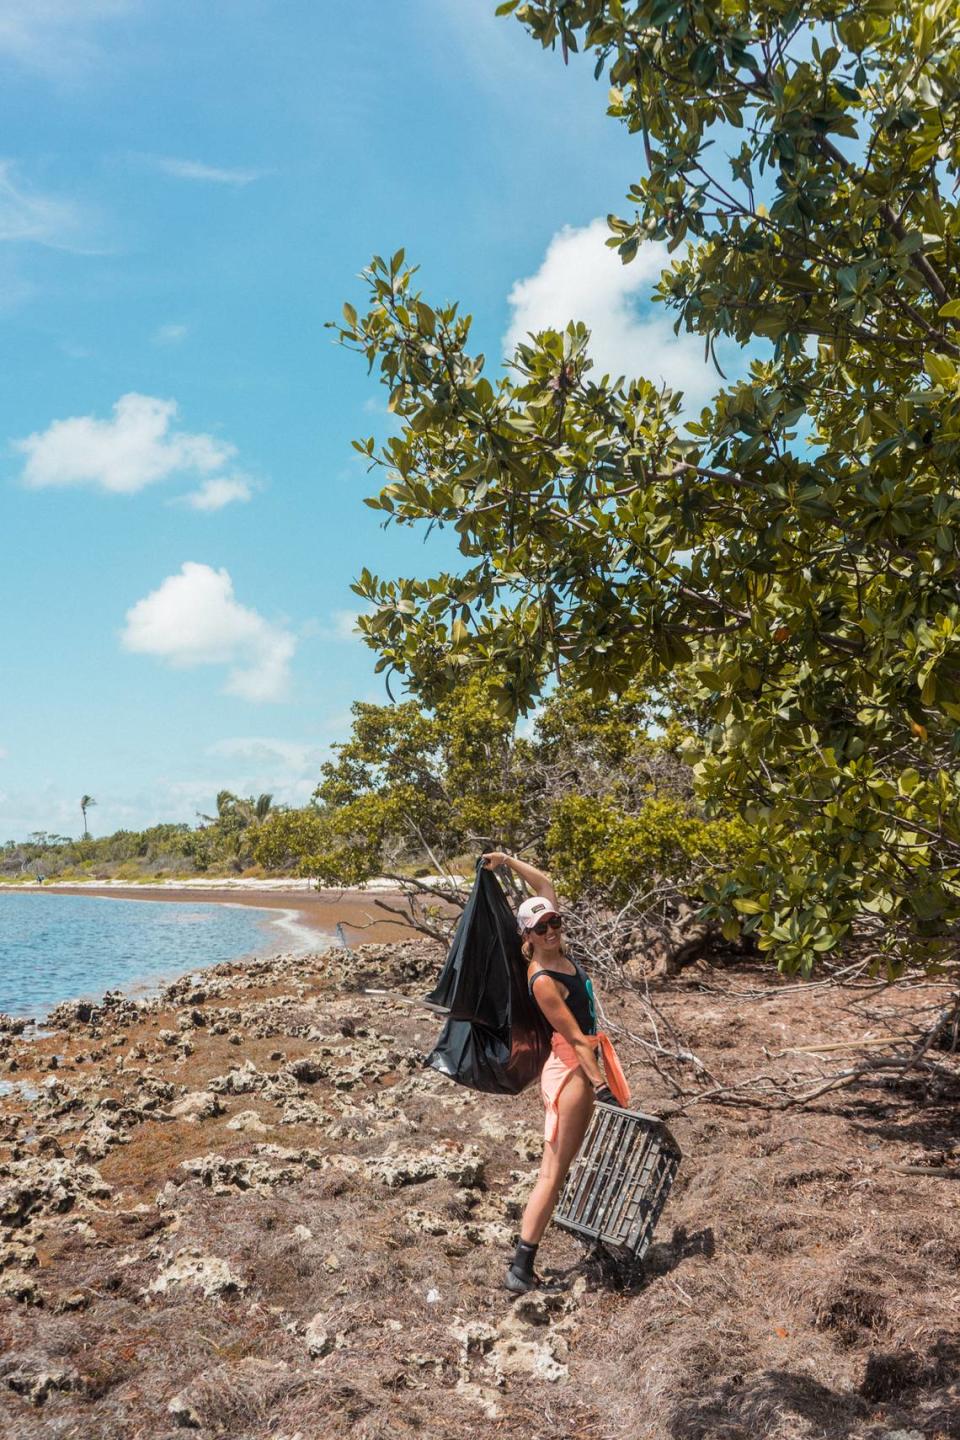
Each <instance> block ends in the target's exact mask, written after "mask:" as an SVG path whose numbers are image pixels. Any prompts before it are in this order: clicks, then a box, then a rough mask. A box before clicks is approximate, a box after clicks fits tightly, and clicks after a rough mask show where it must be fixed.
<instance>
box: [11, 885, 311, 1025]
mask: <svg viewBox="0 0 960 1440" xmlns="http://www.w3.org/2000/svg"><path fill="white" fill-rule="evenodd" d="M307 938H308V937H307V934H306V932H304V931H303V930H302V929H301V928H300V927H298V926H297V925H296V924H295V912H292V911H291V912H288V911H283V910H258V909H256V908H254V907H253V906H249V905H212V904H206V905H203V904H196V905H191V904H180V903H179V902H175V901H167V900H162V901H149V900H119V899H117V900H114V899H112V898H111V899H101V898H99V897H98V896H93V895H44V894H42V893H37V892H36V891H34V892H31V893H29V894H18V893H17V892H16V891H13V892H11V891H2V890H0V1011H5V1012H6V1013H7V1014H8V1015H24V1016H32V1017H34V1018H36V1019H41V1018H42V1017H43V1016H45V1015H46V1014H47V1013H48V1012H49V1011H50V1010H51V1009H52V1008H53V1007H54V1006H55V1005H59V1003H60V1002H61V1000H72V999H81V998H84V999H95V998H97V997H98V996H100V995H102V994H103V992H104V991H105V990H124V991H126V992H127V993H128V994H130V995H137V996H140V997H141V998H142V997H143V996H145V995H147V994H149V993H151V992H152V991H155V990H156V989H157V987H158V986H159V985H160V984H161V983H162V982H163V981H165V980H170V979H172V978H173V977H174V976H175V975H183V974H185V973H186V972H187V971H190V970H197V969H200V968H201V967H202V966H206V965H216V964H218V963H219V962H220V961H221V960H236V959H240V958H242V957H244V956H248V955H254V954H261V955H262V954H267V953H269V952H271V951H277V950H302V949H306V948H308V945H307ZM312 938H313V941H314V943H315V945H316V948H317V949H322V948H323V936H322V935H314V936H313V937H312Z"/></svg>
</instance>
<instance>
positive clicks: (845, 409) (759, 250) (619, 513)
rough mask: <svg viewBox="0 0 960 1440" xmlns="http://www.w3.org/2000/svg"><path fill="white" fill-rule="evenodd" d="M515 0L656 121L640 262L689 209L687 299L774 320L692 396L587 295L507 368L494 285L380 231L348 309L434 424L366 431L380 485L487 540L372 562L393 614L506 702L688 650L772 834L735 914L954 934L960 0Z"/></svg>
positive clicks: (452, 675)
mask: <svg viewBox="0 0 960 1440" xmlns="http://www.w3.org/2000/svg"><path fill="white" fill-rule="evenodd" d="M500 10H501V11H502V12H511V11H515V12H516V18H517V19H519V21H520V22H521V24H523V25H524V26H525V27H526V28H527V30H528V31H529V32H530V34H531V35H532V36H533V38H534V39H535V40H537V41H539V42H540V43H541V44H543V45H547V46H557V45H559V47H560V48H561V49H562V50H563V52H564V56H565V58H566V57H567V56H569V55H570V53H571V52H574V51H577V50H581V51H590V52H592V54H593V56H594V58H595V61H596V72H597V75H598V76H600V75H601V74H605V75H606V76H607V78H608V79H609V82H610V92H609V113H610V114H611V115H612V116H613V117H614V118H615V119H617V120H619V121H620V122H621V123H623V124H625V125H626V126H627V127H628V129H629V130H630V131H631V132H632V133H634V134H636V135H637V137H638V155H639V157H640V158H641V161H642V166H643V173H642V174H641V175H640V176H639V177H638V178H637V179H636V181H635V182H634V184H633V185H632V186H631V188H630V191H629V197H628V200H629V204H630V206H631V207H632V212H633V213H631V214H628V215H626V216H625V217H623V218H620V217H611V221H610V224H611V244H612V245H613V246H614V247H615V248H616V249H617V250H618V251H619V253H620V256H621V258H622V260H623V261H624V262H625V263H628V262H629V261H630V260H631V259H633V257H634V256H635V255H636V253H637V251H638V249H639V247H640V246H641V245H643V244H645V243H647V242H648V241H650V240H665V241H666V242H667V245H668V248H669V250H670V251H672V252H674V257H673V259H672V261H671V263H670V264H669V266H668V268H667V269H665V270H664V272H663V274H662V276H661V279H660V282H659V285H658V286H657V288H656V299H657V300H659V301H660V302H661V303H663V304H664V305H665V306H667V307H668V308H670V309H671V310H673V311H674V312H675V313H676V317H677V318H676V325H677V328H678V330H680V329H683V330H685V331H688V332H694V333H696V334H699V335H700V336H702V337H703V339H704V344H705V346H706V348H707V350H708V352H709V351H710V350H711V349H712V347H713V346H714V344H715V342H716V340H717V339H718V338H719V337H721V336H728V337H733V338H734V339H735V340H737V341H739V342H740V343H741V344H747V343H748V342H757V341H762V342H764V343H765V345H766V349H767V352H768V354H767V358H763V359H757V360H754V361H753V363H752V364H751V365H750V369H749V375H748V377H747V378H746V379H743V380H740V381H738V382H737V383H729V384H725V385H724V386H723V388H721V389H719V391H718V394H717V395H716V397H715V399H714V401H713V402H712V403H711V404H710V405H709V406H707V407H706V408H705V409H704V410H703V411H702V412H701V413H700V415H699V416H697V417H696V418H695V419H693V420H692V421H689V422H687V423H684V418H683V416H682V414H681V397H679V396H678V395H676V394H671V393H670V392H669V391H664V390H661V389H658V388H657V387H656V386H654V385H653V384H651V383H649V382H648V381H646V380H644V379H642V378H639V379H635V378H630V379H628V380H626V381H625V380H623V379H622V378H617V377H609V376H597V375H595V374H594V373H592V372H591V366H590V361H589V357H588V351H589V337H588V335H587V333H586V331H585V330H584V328H583V327H582V325H579V324H577V323H571V324H570V325H569V326H568V328H567V329H566V330H565V331H563V332H562V333H560V332H545V333H544V334H541V335H537V336H535V337H531V339H530V343H528V344H524V345H520V346H518V347H517V350H516V353H515V355H514V356H513V358H512V365H511V369H510V372H509V373H508V374H507V375H506V376H503V377H500V378H494V379H490V378H488V377H487V376H486V375H485V373H484V368H485V367H484V358H483V356H481V355H475V354H472V353H471V350H470V345H469V330H470V322H469V318H468V317H466V316H464V315H462V314H460V312H459V310H458V308H457V307H456V306H455V305H446V306H434V305H430V304H428V303H427V302H426V301H425V300H424V298H423V296H422V295H421V294H419V293H418V292H417V290H416V289H415V287H414V283H413V272H412V270H411V269H410V268H409V267H407V266H406V265H405V259H404V255H403V252H398V253H397V254H396V255H395V256H393V258H392V259H390V260H382V259H380V258H375V259H374V261H373V263H372V265H371V267H370V269H369V270H368V271H367V272H366V281H367V285H368V288H369V304H368V307H367V309H366V312H365V313H364V314H362V315H358V314H357V312H356V311H355V310H354V309H353V307H351V306H349V305H347V306H346V307H345V312H344V313H345V320H344V323H343V325H342V327H341V338H342V339H343V341H344V342H345V343H346V344H347V345H349V346H352V347H355V348H357V349H359V350H360V351H362V352H363V353H364V354H365V355H366V357H367V359H368V362H369V364H370V365H371V367H372V366H374V365H376V366H377V367H378V368H379V372H380V375H381V378H382V379H383V381H384V383H385V384H386V385H387V387H388V389H389V392H390V408H391V410H392V411H393V412H394V413H395V415H396V416H397V418H398V420H399V422H400V433H399V434H398V435H395V436H393V437H392V438H390V439H388V440H387V442H386V443H385V444H384V445H383V446H382V447H379V448H378V447H377V445H376V444H375V442H374V440H372V439H371V440H366V441H362V442H358V448H360V450H361V451H362V453H363V454H364V455H366V456H367V457H369V459H370V461H371V462H372V463H374V464H376V465H379V466H383V467H384V468H385V469H386V471H387V475H386V477H385V478H386V482H387V483H386V484H385V486H384V487H383V488H382V489H381V490H380V492H379V494H378V495H376V496H374V497H371V499H370V501H369V502H368V503H370V504H372V505H373V506H374V507H376V508H378V509H380V510H381V511H383V512H385V513H386V515H387V516H388V518H393V519H396V520H397V521H398V522H399V523H402V524H418V523H421V522H426V523H427V524H440V525H449V526H452V527H453V528H454V529H455V531H456V534H457V536H458V539H459V547H460V551H461V554H462V556H463V561H464V563H463V566H462V567H461V568H460V569H459V571H457V572H456V573H449V574H441V575H438V576H435V577H432V578H429V579H425V580H423V579H402V580H395V581H384V580H381V579H379V578H377V577H376V576H374V575H372V574H370V573H368V572H364V573H363V575H362V576H361V577H360V580H359V583H358V585H357V587H356V588H357V590H358V593H359V594H360V595H361V596H363V598H364V599H365V600H366V601H368V602H369V604H370V606H371V611H372V613H371V614H370V615H369V617H368V618H366V619H365V620H363V621H362V622H361V624H362V625H363V628H364V629H365V632H366V636H367V639H368V641H369V643H370V644H371V645H372V646H373V647H374V648H375V649H376V650H378V651H379V653H380V657H381V658H380V662H379V663H380V665H381V666H382V667H383V668H388V669H392V670H395V671H399V672H401V673H402V674H403V675H404V676H405V677H406V679H407V682H408V683H409V684H410V685H411V686H412V687H413V689H414V690H415V691H416V692H417V693H419V694H420V695H421V696H422V697H424V698H425V699H426V700H427V701H428V702H430V703H433V702H435V701H437V700H438V699H439V698H440V697H442V695H443V694H444V693H445V692H447V691H448V690H449V689H450V687H451V686H453V685H454V684H456V683H457V681H458V680H459V679H460V678H461V677H462V675H463V674H464V673H465V672H469V671H471V670H474V669H476V670H477V671H479V672H480V673H482V674H486V675H488V676H490V677H492V678H493V679H494V680H495V681H496V684H497V686H498V691H499V699H500V703H501V705H502V706H503V708H504V710H505V712H506V713H513V712H515V711H517V710H520V711H524V710H526V709H528V708H529V707H530V706H531V704H533V703H534V702H535V701H536V699H537V697H538V696H539V695H540V694H541V693H542V690H543V685H544V682H545V679H546V677H547V676H548V675H549V674H551V673H552V674H554V675H557V676H559V677H560V679H561V681H562V682H563V683H565V684H570V685H571V686H572V687H574V688H576V689H578V690H585V691H588V692H590V693H592V694H594V695H596V696H603V695H606V694H614V695H616V694H619V693H622V692H624V691H625V690H626V689H627V687H629V686H630V685H631V684H632V683H633V682H634V681H639V682H640V683H642V684H644V685H648V686H649V685H653V686H657V685H662V684H664V683H665V680H666V677H668V676H669V677H671V679H670V683H671V685H672V686H673V687H674V690H675V692H676V693H677V694H678V695H680V696H682V698H683V701H684V703H685V704H686V705H688V706H689V707H691V709H692V710H693V712H694V714H695V715H696V718H697V730H698V734H699V737H700V738H699V741H698V753H697V755H696V756H695V758H696V759H697V776H698V786H699V792H700V795H701V796H702V797H703V799H704V801H705V802H706V803H707V805H708V806H709V805H712V806H714V807H717V806H719V805H720V804H721V803H723V804H724V805H732V806H735V807H736V808H737V809H738V810H740V811H741V812H742V814H743V815H744V816H745V817H746V819H747V820H748V821H749V823H750V826H751V828H752V831H753V834H754V835H755V837H756V838H755V842H754V843H753V844H752V845H751V846H750V847H748V848H747V850H746V851H745V852H744V854H743V857H742V859H741V862H740V863H739V864H738V865H736V866H735V867H733V868H732V869H731V870H730V872H729V874H728V875H727V876H726V878H725V879H724V881H723V882H722V883H719V884H718V885H717V886H716V888H715V890H714V892H713V895H712V907H713V914H714V915H715V917H716V918H719V919H720V920H721V921H723V922H724V924H725V925H726V926H728V927H729V926H730V925H732V924H733V922H734V921H735V920H736V919H737V918H738V917H739V918H740V921H741V922H742V924H743V925H744V928H746V929H748V930H754V931H757V932H758V933H759V937H760V943H761V945H763V946H764V947H766V948H769V949H772V950H773V951H775V952H776V955H777V957H778V959H779V961H780V963H781V965H782V966H784V968H792V967H801V968H803V969H804V970H809V969H810V967H811V966H812V965H813V963H814V961H815V959H816V956H817V955H818V954H822V953H825V952H827V951H829V950H831V949H833V948H834V947H836V946H837V944H838V943H839V942H840V941H841V939H842V938H843V937H845V936H847V935H849V934H850V933H851V932H854V933H856V934H857V935H859V936H861V937H863V938H865V939H866V941H867V943H868V946H869V951H870V953H871V954H872V955H873V956H874V957H875V958H876V960H877V963H878V964H879V963H885V964H886V965H887V967H888V968H889V969H890V970H892V971H895V970H897V969H898V968H899V967H901V966H903V965H904V964H906V963H919V964H924V965H932V964H935V963H936V962H938V961H939V960H942V959H943V958H945V957H947V956H950V955H952V953H953V945H954V937H955V934H956V929H957V925H958V922H960V804H958V801H960V796H958V770H957V755H958V751H960V607H958V603H957V539H958V524H957V522H958V516H960V487H958V483H957V461H958V453H960V329H958V326H960V216H958V207H957V201H956V186H957V182H958V178H960V101H958V97H960V44H958V41H960V14H958V11H957V7H956V5H955V4H954V3H953V0H930V3H927V4H917V3H913V0H866V3H863V0H857V3H850V4H842V3H841V4H837V3H800V0H764V3H749V0H639V3H632V4H628V3H621V0H545V3H542V4H538V3H526V4H521V5H518V4H515V3H508V4H506V5H502V6H500ZM758 195H759V196H764V197H766V203H764V201H763V200H762V199H761V198H758Z"/></svg>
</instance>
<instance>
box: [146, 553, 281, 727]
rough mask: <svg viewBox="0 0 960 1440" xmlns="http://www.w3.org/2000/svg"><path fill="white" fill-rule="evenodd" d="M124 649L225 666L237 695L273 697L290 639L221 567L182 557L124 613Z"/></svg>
mask: <svg viewBox="0 0 960 1440" xmlns="http://www.w3.org/2000/svg"><path fill="white" fill-rule="evenodd" d="M121 639H122V643H123V646H124V648H125V649H127V650H132V651H134V652H135V653H137V654H141V655H156V656H157V657H158V658H159V659H161V660H165V661H166V662H167V663H168V664H169V665H171V666H173V667H175V668H177V669H189V668H193V667H195V666H198V665H227V666H229V667H230V669H229V674H228V677H227V684H226V686H225V687H224V688H225V690H226V692H227V693H228V694H230V695H239V696H240V697H241V698H242V699H244V700H255V701H264V700H281V699H283V697H284V695H285V693H286V690H287V686H288V682H289V678H290V674H289V671H290V661H291V659H292V658H293V653H294V650H295V649H296V644H297V642H296V640H295V639H294V637H293V636H292V635H291V634H290V632H289V631H288V630H285V629H284V628H283V627H282V626H280V625H273V624H271V623H270V621H268V620H265V619H264V618H263V616H262V615H260V614H258V612H257V611H256V610H251V609H250V608H249V607H248V606H246V605H241V604H240V603H239V601H237V600H236V599H235V597H234V593H233V581H232V580H231V579H230V576H229V574H228V572H227V571H226V570H214V569H213V568H212V567H211V566H210V565H199V564H197V563H195V562H194V561H190V560H188V561H186V562H185V563H184V564H183V565H182V566H181V568H180V573H179V574H178V575H168V576H167V578H166V579H165V580H164V581H163V582H162V584H161V585H160V586H159V587H158V588H157V589H156V590H153V591H151V593H150V594H149V595H146V596H144V598H143V599H142V600H138V601H137V603H136V604H135V605H133V606H132V607H131V609H129V610H128V611H127V615H126V626H125V628H124V630H123V634H122V637H121Z"/></svg>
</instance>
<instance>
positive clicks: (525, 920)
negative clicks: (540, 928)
mask: <svg viewBox="0 0 960 1440" xmlns="http://www.w3.org/2000/svg"><path fill="white" fill-rule="evenodd" d="M559 913H560V912H559V910H558V909H557V907H556V905H551V904H550V901H549V900H545V899H544V898H543V896H542V895H531V896H530V898H529V900H524V902H523V904H522V905H521V906H520V908H519V909H518V911H517V924H518V925H519V926H520V932H521V934H522V933H523V931H524V930H532V929H533V927H534V925H536V924H537V922H538V921H540V920H542V919H543V917H544V915H559Z"/></svg>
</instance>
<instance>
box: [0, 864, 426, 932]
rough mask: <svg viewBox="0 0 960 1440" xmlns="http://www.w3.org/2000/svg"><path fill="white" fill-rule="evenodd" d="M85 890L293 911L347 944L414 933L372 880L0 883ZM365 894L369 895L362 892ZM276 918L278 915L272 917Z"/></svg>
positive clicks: (394, 893) (21, 889)
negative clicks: (340, 883) (326, 886)
mask: <svg viewBox="0 0 960 1440" xmlns="http://www.w3.org/2000/svg"><path fill="white" fill-rule="evenodd" d="M4 893H9V894H13V895H88V896H90V897H91V898H94V899H103V900H140V901H157V902H160V903H164V902H166V903H173V904H181V905H183V904H186V905H196V904H206V905H243V906H249V907H250V908H253V909H257V910H264V911H266V910H276V911H281V912H282V911H285V912H287V914H288V915H290V914H295V915H296V917H297V921H298V923H299V924H300V925H302V926H304V927H305V928H306V929H308V930H312V931H314V932H316V933H319V934H322V935H326V936H328V937H330V938H333V937H335V936H336V934H337V927H338V926H341V927H342V933H343V934H344V936H345V938H346V940H347V943H348V944H349V945H350V946H355V945H363V944H375V945H381V944H389V943H390V942H391V941H401V940H410V939H414V938H416V937H417V936H418V932H417V931H416V930H414V929H413V927H412V926H411V925H409V924H407V923H405V922H404V921H402V920H401V919H400V918H399V917H398V918H396V919H394V917H392V916H389V915H386V914H385V913H384V912H383V911H382V910H379V909H378V907H377V905H376V903H375V901H376V899H377V898H382V899H383V900H384V901H386V902H387V903H388V904H390V903H393V902H394V901H399V900H400V898H401V895H400V891H398V890H397V889H396V888H394V887H392V886H390V887H389V888H388V887H387V885H385V884H382V883H381V882H377V881H374V882H372V883H371V884H370V885H369V886H367V887H365V888H364V889H359V888H357V889H350V890H316V889H313V888H312V885H311V882H310V881H309V880H296V879H294V880H233V881H231V880H200V881H197V880H187V881H179V880H178V881H160V882H157V883H154V884H135V885H131V884H128V883H122V882H116V881H96V882H93V881H85V880H81V881H67V882H64V883H62V884H44V885H34V884H29V885H28V884H24V885H0V896H2V895H3V894H4ZM368 897H369V898H368ZM278 920H279V917H278Z"/></svg>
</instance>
